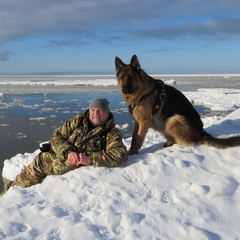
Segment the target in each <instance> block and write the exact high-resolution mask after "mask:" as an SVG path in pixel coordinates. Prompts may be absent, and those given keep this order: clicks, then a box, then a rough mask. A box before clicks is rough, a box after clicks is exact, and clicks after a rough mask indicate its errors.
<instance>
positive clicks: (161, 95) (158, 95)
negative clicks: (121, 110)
mask: <svg viewBox="0 0 240 240" xmlns="http://www.w3.org/2000/svg"><path fill="white" fill-rule="evenodd" d="M154 81H155V86H154V88H153V89H152V90H151V91H150V92H149V93H148V94H145V95H143V96H142V97H141V99H140V100H139V102H141V101H143V100H145V99H146V98H147V97H149V96H152V97H153V98H154V99H155V102H154V105H153V109H152V115H154V114H155V113H156V112H157V111H158V110H159V109H160V107H161V102H162V101H163V100H164V99H165V97H166V91H165V85H164V82H163V81H162V80H160V79H154ZM136 106H137V103H135V104H133V105H128V110H129V112H130V113H131V114H132V112H133V110H134V108H135V107H136Z"/></svg>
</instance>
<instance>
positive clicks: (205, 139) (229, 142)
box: [200, 132, 240, 149]
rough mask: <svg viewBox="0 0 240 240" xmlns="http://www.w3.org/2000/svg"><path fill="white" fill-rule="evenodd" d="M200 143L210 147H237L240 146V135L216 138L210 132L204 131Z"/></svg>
mask: <svg viewBox="0 0 240 240" xmlns="http://www.w3.org/2000/svg"><path fill="white" fill-rule="evenodd" d="M200 143H201V144H204V145H206V146H209V147H215V148H221V149H224V148H229V147H236V146H240V136H234V137H229V138H214V137H213V136H211V135H210V134H209V133H207V132H204V133H203V135H202V137H201V139H200Z"/></svg>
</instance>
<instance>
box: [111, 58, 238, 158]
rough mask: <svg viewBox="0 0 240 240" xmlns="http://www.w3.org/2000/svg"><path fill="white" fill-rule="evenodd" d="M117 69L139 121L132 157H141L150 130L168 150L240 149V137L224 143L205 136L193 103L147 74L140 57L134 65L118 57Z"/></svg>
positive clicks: (135, 127) (125, 93)
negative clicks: (174, 147) (158, 134)
mask: <svg viewBox="0 0 240 240" xmlns="http://www.w3.org/2000/svg"><path fill="white" fill-rule="evenodd" d="M115 66H116V72H117V74H116V77H117V81H118V87H119V89H120V91H121V93H122V94H123V97H124V100H125V102H126V103H127V104H128V108H129V111H130V113H131V114H132V116H133V118H134V121H135V126H134V130H133V136H132V143H131V147H130V149H129V154H130V155H133V154H136V153H138V151H139V149H140V148H141V146H142V144H143V141H144V139H145V136H146V134H147V131H148V129H149V128H153V129H155V130H157V131H159V132H161V133H162V134H163V135H164V136H165V138H166V139H167V142H166V143H165V144H164V147H168V146H172V145H173V144H175V143H177V144H180V145H182V146H193V145H195V144H204V145H207V146H213V147H216V148H228V147H234V146H239V145H240V136H235V137H229V138H225V139H220V138H214V137H212V136H211V135H210V134H208V133H207V132H205V131H204V129H203V123H202V121H201V118H200V116H199V114H198V112H197V111H196V110H195V109H194V107H193V106H192V104H191V103H190V102H189V100H188V99H187V98H186V97H185V96H184V95H183V94H182V93H181V92H180V91H178V90H177V89H175V88H174V87H172V86H168V85H165V84H164V83H163V81H161V80H156V79H154V78H152V77H150V76H149V75H148V74H147V73H146V72H144V71H143V70H142V69H141V66H140V63H139V61H138V58H137V56H136V55H133V56H132V59H131V62H130V64H125V63H123V62H122V60H121V59H119V58H118V57H116V58H115Z"/></svg>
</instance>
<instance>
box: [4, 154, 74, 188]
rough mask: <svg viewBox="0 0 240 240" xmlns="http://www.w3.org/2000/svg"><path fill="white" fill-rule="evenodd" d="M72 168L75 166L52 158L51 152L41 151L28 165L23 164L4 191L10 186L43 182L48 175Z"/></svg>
mask: <svg viewBox="0 0 240 240" xmlns="http://www.w3.org/2000/svg"><path fill="white" fill-rule="evenodd" d="M73 169H76V166H73V165H70V164H68V163H67V162H66V161H60V160H56V159H54V160H53V158H52V153H50V152H41V153H39V154H38V155H37V156H36V157H35V158H34V159H33V161H32V162H31V163H30V164H29V165H28V166H24V168H23V169H22V171H21V172H20V173H19V174H18V175H17V176H16V178H15V179H14V180H13V181H12V182H10V183H9V184H8V185H7V186H6V188H5V192H6V191H7V190H8V189H9V188H10V187H11V186H20V187H30V186H32V185H35V184H38V183H41V182H43V180H44V179H45V178H46V177H47V176H48V175H62V174H64V173H67V172H69V171H70V170H73Z"/></svg>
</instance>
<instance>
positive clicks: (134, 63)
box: [130, 54, 141, 70]
mask: <svg viewBox="0 0 240 240" xmlns="http://www.w3.org/2000/svg"><path fill="white" fill-rule="evenodd" d="M130 65H131V66H132V67H134V68H136V69H138V70H139V69H141V66H140V62H139V61H138V57H137V56H136V55H135V54H134V55H133V56H132V59H131V62H130Z"/></svg>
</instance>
